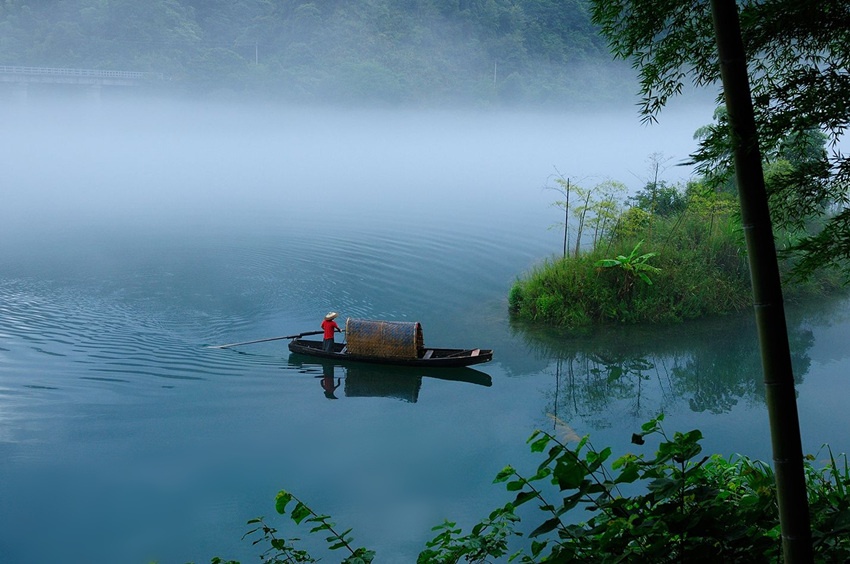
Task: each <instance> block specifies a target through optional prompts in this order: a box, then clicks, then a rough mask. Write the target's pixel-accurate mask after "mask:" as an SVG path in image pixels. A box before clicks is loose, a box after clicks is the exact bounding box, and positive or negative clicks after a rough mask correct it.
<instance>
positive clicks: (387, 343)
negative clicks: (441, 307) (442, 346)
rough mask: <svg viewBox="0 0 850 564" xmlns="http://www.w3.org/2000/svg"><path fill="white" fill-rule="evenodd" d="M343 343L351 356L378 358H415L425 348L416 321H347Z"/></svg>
mask: <svg viewBox="0 0 850 564" xmlns="http://www.w3.org/2000/svg"><path fill="white" fill-rule="evenodd" d="M345 341H346V345H347V346H348V352H349V353H350V354H356V355H363V356H377V357H381V358H417V357H418V356H419V351H420V350H422V348H423V346H424V345H423V339H422V326H421V325H420V324H419V322H418V321H375V320H371V319H353V318H351V317H349V318H348V319H347V320H346V322H345Z"/></svg>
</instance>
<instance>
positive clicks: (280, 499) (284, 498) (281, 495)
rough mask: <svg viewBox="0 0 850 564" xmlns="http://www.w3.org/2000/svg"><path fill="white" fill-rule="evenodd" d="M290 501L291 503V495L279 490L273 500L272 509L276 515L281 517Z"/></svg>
mask: <svg viewBox="0 0 850 564" xmlns="http://www.w3.org/2000/svg"><path fill="white" fill-rule="evenodd" d="M290 501H292V494H291V493H289V492H287V491H285V490H280V491H279V492H278V493H277V497H276V498H275V503H274V507H275V509H276V510H277V512H278V513H280V514H281V515H283V514H285V513H286V506H287V504H288V503H289V502H290Z"/></svg>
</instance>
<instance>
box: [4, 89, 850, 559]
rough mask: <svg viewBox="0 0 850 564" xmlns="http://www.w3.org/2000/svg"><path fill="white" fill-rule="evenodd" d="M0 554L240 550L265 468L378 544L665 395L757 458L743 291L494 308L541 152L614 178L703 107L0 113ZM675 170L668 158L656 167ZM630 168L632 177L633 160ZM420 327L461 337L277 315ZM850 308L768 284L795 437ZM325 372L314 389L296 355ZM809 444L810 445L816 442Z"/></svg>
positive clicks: (839, 358) (483, 498)
mask: <svg viewBox="0 0 850 564" xmlns="http://www.w3.org/2000/svg"><path fill="white" fill-rule="evenodd" d="M0 112H2V114H3V119H4V124H6V127H4V132H3V136H2V143H3V146H2V147H1V148H2V151H0V155H2V156H0V159H2V162H1V163H0V170H2V190H3V206H2V209H0V498H2V500H3V503H2V504H0V531H2V532H0V554H2V555H3V556H2V560H3V562H5V563H21V564H25V563H32V562H55V561H63V562H85V563H101V562H102V563H114V562H127V563H130V562H137V563H146V562H150V561H154V560H155V561H158V562H160V563H172V562H175V563H181V562H189V561H194V562H198V563H201V562H208V561H209V560H210V558H212V557H213V556H221V557H226V558H234V559H241V560H242V561H243V562H253V561H257V554H258V553H259V551H258V549H257V547H252V546H251V542H250V539H244V540H243V539H242V538H241V537H242V535H243V534H244V533H245V532H246V531H247V530H248V529H249V527H248V526H247V525H246V521H247V520H248V519H251V518H254V517H257V516H260V515H265V516H267V517H268V518H269V521H270V523H271V524H273V525H274V526H276V527H277V528H278V529H279V530H280V531H281V534H282V535H283V536H285V537H287V538H289V537H293V536H295V537H301V538H302V539H304V540H303V546H305V547H308V548H311V549H316V554H314V555H316V556H323V557H324V558H325V560H326V561H335V560H337V559H338V558H339V557H338V556H337V555H329V554H327V553H326V552H323V551H321V550H318V548H320V547H321V544H322V542H321V539H320V538H317V539H312V538H305V537H307V532H306V529H305V528H299V527H295V526H294V525H292V524H291V523H290V522H289V521H288V518H282V517H279V516H277V515H276V514H275V511H274V496H275V494H276V493H277V491H278V490H279V489H281V488H286V489H287V490H290V491H292V492H293V493H295V494H296V495H297V496H298V497H299V498H301V499H302V500H304V501H305V502H307V504H308V505H310V506H311V507H312V508H313V509H315V510H316V511H317V512H319V513H324V514H330V515H331V516H332V517H333V521H334V522H336V523H338V524H339V525H340V526H341V527H343V528H347V527H353V528H354V531H353V535H354V537H355V539H356V542H355V544H356V545H357V546H367V547H370V548H373V549H375V550H377V561H380V562H412V561H415V556H416V555H417V554H418V552H419V551H420V550H422V549H423V548H424V543H425V542H426V541H427V540H429V539H430V538H431V537H432V533H431V531H430V528H431V527H432V526H434V525H437V524H439V523H441V522H442V521H443V520H444V519H447V518H448V519H451V520H456V521H458V522H459V524H461V525H464V526H466V527H469V526H470V525H472V524H474V523H475V522H477V521H478V520H479V519H482V518H484V517H486V515H487V514H488V513H489V512H490V510H492V509H493V508H495V507H497V506H500V505H502V504H503V503H504V502H505V501H507V500H508V499H509V497H508V495H507V494H506V492H505V491H504V489H503V487H502V486H500V485H493V484H491V481H492V478H493V477H494V476H495V475H496V473H497V472H498V471H499V470H500V469H502V468H503V467H504V466H505V465H506V464H513V465H515V466H517V467H518V468H520V469H525V470H526V471H527V472H526V473H528V472H532V473H533V469H535V468H536V464H537V463H538V462H539V459H538V458H537V457H535V456H533V455H532V454H530V453H529V449H528V446H527V445H526V444H525V440H526V439H527V438H528V436H529V435H530V434H531V433H532V432H533V431H534V429H537V428H543V429H547V430H555V429H556V427H555V419H556V418H557V419H559V420H561V421H563V422H565V423H566V424H567V425H569V426H570V427H571V428H572V429H574V430H575V431H576V432H577V433H578V434H579V435H584V434H590V435H591V437H592V439H593V442H594V444H595V445H596V446H597V447H599V448H602V447H603V446H606V445H611V446H612V447H613V448H614V452H615V454H616V455H619V454H624V453H625V452H626V451H634V449H636V448H638V447H635V446H632V445H630V444H629V439H630V437H631V434H632V433H633V432H634V431H636V430H638V429H639V427H640V424H641V423H643V422H645V421H646V420H648V419H649V418H651V417H653V416H654V415H655V414H657V413H659V412H664V413H665V416H666V419H665V427H666V429H667V430H668V431H674V430H680V431H685V430H690V429H692V428H700V429H701V430H702V431H703V433H704V435H705V437H706V438H705V441H704V446H705V448H706V450H707V451H709V452H719V453H721V454H726V455H728V454H732V453H742V454H746V455H748V456H751V457H755V458H760V459H763V460H769V459H770V456H771V453H770V441H769V429H768V419H767V413H766V409H765V405H764V399H763V398H764V394H763V386H762V384H761V374H760V365H759V357H758V350H757V342H756V335H755V329H754V326H753V322H752V319H751V316H750V315H749V314H743V315H740V316H731V317H728V318H723V319H719V320H707V321H704V322H698V323H690V324H686V325H681V326H676V327H667V328H664V327H641V328H623V329H616V330H615V329H611V330H608V331H605V332H600V333H599V334H596V335H593V336H590V337H582V338H577V337H569V336H566V335H564V334H563V333H561V332H560V331H558V330H557V329H553V328H546V327H527V326H523V325H522V324H517V323H513V322H512V321H511V319H510V318H509V316H508V312H507V294H508V290H509V289H510V286H511V284H512V282H513V281H514V280H515V279H516V278H517V277H518V276H520V275H522V274H523V273H524V272H526V271H527V270H528V269H529V268H531V267H532V266H533V265H535V264H538V263H540V262H541V261H542V260H544V259H546V258H547V257H551V256H554V255H557V253H558V252H559V250H560V248H561V233H559V231H558V229H557V228H555V229H550V227H551V226H552V225H555V224H557V222H558V221H559V219H560V214H559V211H558V210H557V208H553V207H552V206H551V205H550V204H551V202H553V201H554V200H556V199H557V197H556V196H557V193H556V192H553V191H551V190H546V189H545V188H544V187H545V186H547V185H551V184H552V183H551V176H552V175H553V174H557V173H558V172H560V173H561V174H564V175H567V176H569V177H570V178H571V179H573V180H575V181H578V182H585V183H591V184H592V183H595V182H597V181H601V180H602V179H604V178H607V177H610V178H613V179H615V180H620V181H622V182H625V183H626V184H627V185H629V186H630V188H632V189H633V190H635V189H638V188H640V187H641V186H642V184H643V183H644V181H645V179H646V178H647V177H649V176H650V175H649V172H648V165H647V156H648V155H649V154H650V153H653V152H662V153H664V154H665V155H667V156H668V157H671V158H673V159H674V162H679V161H682V160H684V159H685V158H686V157H687V154H688V153H689V152H690V151H691V150H692V149H693V148H694V142H693V140H692V133H693V131H694V130H695V129H696V128H697V127H699V126H700V125H704V124H705V123H707V122H708V121H709V120H710V117H711V108H710V107H708V108H707V107H694V108H690V107H680V108H677V109H671V111H670V112H669V113H667V114H662V122H661V124H660V125H657V126H652V127H644V126H641V125H640V124H639V120H638V118H637V116H636V115H635V113H634V111H633V110H632V109H626V110H618V111H612V112H605V113H599V114H594V113H587V112H585V113H573V114H570V113H564V114H542V113H541V114H537V113H531V112H529V113H519V112H515V113H497V112H485V111H480V112H450V111H430V112H419V113H408V112H401V111H377V110H375V111H366V110H363V111H349V112H345V111H338V110H337V111H335V110H305V109H298V110H281V109H274V108H247V107H239V108H237V107H225V106H215V105H207V106H195V105H183V104H176V103H159V104H154V103H147V104H133V105H130V104H126V103H115V104H110V103H104V104H103V105H101V106H80V107H77V106H75V107H73V108H71V107H62V106H60V105H55V106H54V105H47V104H45V105H43V106H38V105H32V106H29V107H23V108H12V109H9V108H6V109H4V110H2V111H0ZM688 173H689V172H688V171H687V170H686V169H683V168H672V167H671V168H670V169H668V170H666V171H665V174H666V178H668V179H669V180H670V181H677V180H679V179H682V178H686V177H687V174H688ZM641 179H644V180H641ZM329 310H334V311H338V312H340V314H341V319H342V320H343V321H344V319H345V318H346V317H364V318H369V319H387V320H400V321H414V320H415V321H419V322H421V323H422V327H423V331H424V337H425V342H426V344H430V345H432V346H436V347H440V346H444V347H482V348H492V349H494V351H495V355H494V360H493V361H492V362H490V363H487V364H484V365H480V366H477V367H475V369H466V370H463V371H451V372H450V373H443V372H440V371H432V372H429V371H427V370H424V371H423V370H410V369H394V368H386V367H384V368H379V367H370V366H341V365H340V366H330V367H328V366H322V365H320V364H316V363H311V362H310V361H309V360H306V359H304V358H298V357H295V356H293V357H292V358H290V355H289V353H288V351H287V349H286V341H285V340H282V341H272V342H267V343H258V344H255V345H249V346H244V347H238V348H236V349H213V348H209V345H214V344H221V343H229V342H236V341H246V340H251V339H261V338H265V337H272V336H280V335H288V334H293V333H299V332H302V331H310V330H315V329H317V328H318V326H319V323H320V322H321V319H322V317H323V316H324V314H325V313H326V312H327V311H329ZM848 313H850V304H848V302H847V301H846V300H843V299H840V298H838V297H836V298H835V299H830V300H824V302H823V303H819V304H810V305H808V306H806V307H797V306H794V307H790V306H789V308H788V317H789V335H790V340H791V346H792V351H793V361H794V366H795V377H796V379H797V382H798V392H799V408H800V417H801V425H802V432H803V444H804V449H805V450H806V452H811V453H817V452H818V451H819V449H820V447H821V445H822V444H823V443H829V444H830V445H831V446H832V448H833V450H834V451H835V452H846V451H847V450H848V447H849V446H850V442H848V438H847V434H846V429H847V428H848V426H850V414H848V410H847V409H846V405H847V404H848V401H850V391H848V386H847V384H846V378H847V374H848V373H850V355H848V347H847V335H848V330H850V316H848ZM326 378H333V381H334V382H338V383H339V387H338V388H336V389H335V391H334V392H333V394H332V395H333V396H335V397H334V398H329V397H327V396H326V394H325V390H324V389H323V387H322V383H323V380H325V379H326ZM821 454H823V453H821Z"/></svg>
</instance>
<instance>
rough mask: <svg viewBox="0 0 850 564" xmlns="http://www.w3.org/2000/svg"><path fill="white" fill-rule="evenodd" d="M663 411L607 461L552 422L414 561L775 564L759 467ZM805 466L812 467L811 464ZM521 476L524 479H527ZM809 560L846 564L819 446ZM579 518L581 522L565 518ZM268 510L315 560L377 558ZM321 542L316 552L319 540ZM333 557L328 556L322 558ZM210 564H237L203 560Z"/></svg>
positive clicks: (830, 462) (278, 503) (272, 541)
mask: <svg viewBox="0 0 850 564" xmlns="http://www.w3.org/2000/svg"><path fill="white" fill-rule="evenodd" d="M663 420H664V416H663V414H659V415H658V416H656V417H655V418H654V419H652V420H650V421H648V422H647V423H645V424H643V425H642V426H641V430H640V432H638V433H634V434H632V443H633V444H634V445H637V448H638V449H640V447H641V446H643V445H647V446H646V448H648V449H651V448H653V446H654V451H655V452H654V454H650V453H649V452H643V453H641V452H640V450H638V451H637V453H626V454H623V455H621V456H619V457H617V458H613V452H612V450H611V448H610V447H606V448H603V449H601V450H600V449H597V448H596V447H595V446H594V445H593V443H592V442H591V441H590V437H589V436H584V437H579V436H578V435H577V434H576V433H575V431H573V430H572V429H571V428H570V427H569V426H568V425H566V424H565V423H564V422H562V421H560V420H557V421H556V423H557V427H556V430H555V431H554V432H552V433H550V432H545V431H539V430H538V431H535V432H534V433H533V434H532V435H531V437H530V438H529V439H528V440H527V441H526V442H527V443H528V445H529V448H530V449H531V452H533V453H538V454H540V455H541V456H544V455H545V459H544V460H543V461H542V462H541V463H540V464H539V466H538V467H537V468H536V470H535V469H531V470H530V472H526V471H525V470H519V469H517V468H515V467H513V466H510V465H508V466H505V467H504V469H502V470H501V471H500V472H499V473H498V474H497V475H496V477H495V479H494V480H493V482H494V483H496V484H503V485H504V487H505V489H506V491H507V492H508V494H509V495H508V497H509V499H510V500H509V501H507V502H506V503H505V504H504V505H503V506H501V507H497V508H495V509H494V510H493V511H492V512H490V514H489V515H488V516H487V517H486V518H484V519H482V520H481V521H479V522H478V523H477V524H475V525H473V526H472V527H471V528H469V529H468V530H464V528H463V527H462V526H460V525H458V523H457V522H454V521H449V520H445V521H444V522H443V523H441V524H437V525H436V526H434V527H433V528H432V529H431V532H432V534H433V535H434V536H433V538H432V539H431V540H430V541H427V542H426V544H425V548H424V549H423V550H422V551H421V552H420V553H419V555H418V557H417V559H416V562H417V563H419V564H431V563H445V562H461V561H465V562H492V561H502V559H504V560H505V561H513V562H523V563H527V564H531V563H536V562H572V561H581V562H600V563H601V562H639V561H640V562H671V561H682V562H687V561H699V562H780V561H782V558H783V551H782V541H781V538H780V526H779V512H778V509H777V505H776V482H775V477H774V473H773V470H772V469H771V467H770V465H768V464H765V463H764V462H761V461H758V460H753V459H750V458H748V457H746V456H743V455H733V456H730V457H723V456H720V455H717V454H715V455H710V456H707V455H704V454H703V453H702V446H701V444H700V441H701V440H702V438H703V436H702V433H701V432H700V431H699V430H696V429H695V430H691V431H688V432H684V433H683V432H675V433H673V434H672V435H670V434H668V433H667V432H666V431H665V430H664V427H663V425H662V422H663ZM816 464H817V465H816ZM532 472H533V474H532ZM805 473H806V489H807V492H808V496H809V505H810V511H811V515H812V530H813V533H814V535H813V536H814V546H813V549H814V555H815V557H816V560H818V561H825V562H827V561H828V562H844V561H847V559H848V558H850V535H848V534H847V532H848V530H850V525H848V523H850V506H848V495H847V492H848V488H850V467H848V462H847V457H846V455H835V454H834V453H833V452H832V450H831V449H830V448H829V446H827V445H824V446H823V447H822V449H821V451H820V452H818V453H817V455H814V456H813V455H809V456H807V457H806V460H805ZM576 509H583V510H584V511H583V512H582V515H583V516H582V517H581V520H580V521H578V520H570V519H569V517H568V516H567V515H568V514H573V513H571V512H573V511H574V510H576ZM275 511H276V512H277V513H278V514H280V515H286V516H288V517H289V520H291V521H292V522H293V524H294V525H296V526H300V530H301V531H302V532H303V531H304V530H309V534H311V535H321V536H322V537H324V539H325V543H326V546H325V548H326V550H327V552H326V554H325V556H330V554H331V553H334V556H336V557H338V558H339V561H340V562H342V563H343V564H368V563H370V562H373V561H374V560H375V559H376V557H377V555H376V552H375V551H374V550H371V549H369V548H367V547H358V546H357V545H356V544H355V539H354V536H353V534H352V531H353V529H351V528H346V529H343V528H342V527H341V526H338V525H337V524H336V523H334V522H333V521H332V520H331V517H330V516H329V515H324V514H319V513H317V512H316V511H315V510H314V509H312V508H311V507H310V506H308V505H307V504H306V503H305V502H304V501H302V500H301V499H299V498H298V497H296V496H295V495H294V494H292V493H291V492H289V491H286V490H281V491H280V492H279V493H278V494H277V496H276V498H275ZM248 525H249V526H250V527H251V529H250V530H249V531H248V532H247V533H245V538H246V539H247V538H250V539H251V541H252V544H254V545H257V546H258V547H260V548H261V549H264V552H263V553H262V555H261V557H260V558H261V560H262V561H264V562H275V563H283V562H317V561H319V559H317V558H316V557H314V556H313V555H312V554H311V553H310V552H308V551H307V550H305V549H303V548H301V546H302V545H301V539H299V538H297V537H289V536H285V535H284V533H281V532H280V531H279V530H278V529H277V527H276V526H275V525H274V524H273V522H272V521H271V520H267V519H266V518H264V517H258V518H256V519H251V520H250V521H248ZM319 544H321V543H319ZM334 556H330V557H331V558H333V557H334ZM211 564H239V562H238V561H236V560H223V559H221V558H219V557H215V558H213V559H212V560H211Z"/></svg>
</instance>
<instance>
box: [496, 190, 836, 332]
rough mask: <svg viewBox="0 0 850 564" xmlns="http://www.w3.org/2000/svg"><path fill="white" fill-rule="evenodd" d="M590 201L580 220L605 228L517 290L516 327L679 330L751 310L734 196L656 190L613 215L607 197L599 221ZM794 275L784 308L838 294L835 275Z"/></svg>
mask: <svg viewBox="0 0 850 564" xmlns="http://www.w3.org/2000/svg"><path fill="white" fill-rule="evenodd" d="M588 193H589V194H591V197H588V196H587V194H588ZM593 193H594V192H593V190H589V191H587V190H586V191H583V192H582V194H583V195H584V199H583V200H581V204H582V209H581V210H579V211H578V212H576V213H580V214H581V215H580V217H581V222H582V225H584V229H585V233H586V232H587V226H588V225H590V226H595V225H599V224H602V225H604V226H605V227H604V229H602V230H599V229H594V230H593V232H592V234H593V235H592V238H590V237H588V238H587V240H586V241H584V242H581V241H575V242H572V243H571V244H570V245H569V246H567V245H566V244H565V245H564V249H565V251H564V256H562V257H560V258H552V259H549V260H546V261H544V262H543V263H542V264H540V265H538V266H536V267H534V268H532V269H531V271H530V272H528V273H527V274H526V275H525V276H523V277H522V278H519V279H517V280H516V281H515V282H514V284H513V286H512V288H511V290H510V294H509V299H508V305H509V309H510V312H511V314H512V315H513V316H515V317H516V318H517V319H522V320H527V321H532V322H537V323H548V324H552V325H557V326H561V327H566V328H570V329H574V330H581V329H587V328H589V327H592V326H594V325H600V324H602V325H604V324H609V323H619V324H623V323H629V324H632V323H676V322H681V321H684V320H688V319H695V318H700V317H706V316H714V315H723V314H729V313H733V312H736V311H740V310H742V309H744V308H747V307H749V306H750V305H751V303H752V294H751V287H750V280H749V270H748V265H747V256H746V245H745V241H744V235H743V230H742V228H741V225H740V217H739V208H738V203H737V199H736V198H735V196H734V193H730V192H728V191H722V190H714V189H709V188H707V187H706V186H705V185H703V184H700V183H696V182H693V183H690V184H688V185H687V186H686V187H681V186H667V185H666V184H664V183H663V182H654V183H651V184H649V185H648V186H647V188H646V189H645V190H643V191H640V192H638V194H637V195H636V196H635V197H633V198H631V199H630V200H628V201H627V203H629V204H630V205H629V206H626V205H624V204H619V205H617V206H612V205H611V197H610V193H603V197H605V198H606V206H605V207H604V213H605V215H604V217H603V218H602V219H599V218H597V217H596V216H595V215H594V213H596V212H594V210H595V209H596V208H594V205H593V197H592V196H593ZM559 204H561V202H559ZM599 209H600V210H602V209H603V208H599ZM599 213H601V212H599ZM612 213H615V215H613V216H612ZM565 215H566V214H565ZM574 216H575V214H574ZM612 218H613V219H612ZM564 225H565V227H564V229H565V231H564V232H565V240H566V234H567V233H568V232H567V228H566V223H565V224H564ZM578 236H580V233H579V234H577V235H576V237H578ZM789 236H790V235H789V234H787V233H783V234H781V236H780V237H786V238H787V237H789ZM567 249H570V250H572V252H568V251H567ZM793 266H794V265H793V263H792V262H791V261H789V260H784V261H782V269H783V273H784V275H785V278H786V279H787V281H788V283H787V284H786V285H785V291H786V299H789V300H802V299H805V298H806V297H810V296H816V295H823V294H825V293H829V292H832V291H834V290H835V289H836V288H838V287H839V285H840V280H839V278H838V276H836V275H831V274H829V273H818V274H816V275H815V276H813V277H810V278H808V279H807V280H806V281H805V283H801V281H799V280H796V281H795V280H793V279H792V277H791V276H790V275H789V273H790V272H791V271H792V269H793ZM792 282H794V283H793V284H792Z"/></svg>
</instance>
